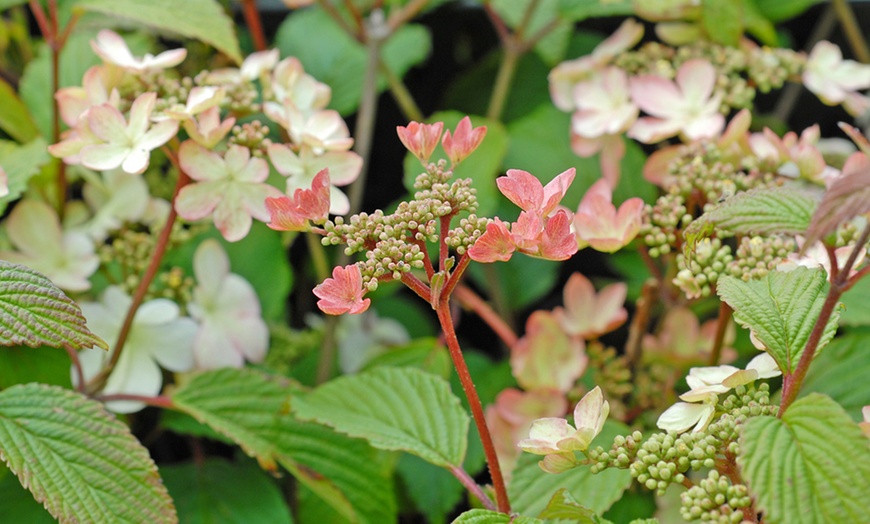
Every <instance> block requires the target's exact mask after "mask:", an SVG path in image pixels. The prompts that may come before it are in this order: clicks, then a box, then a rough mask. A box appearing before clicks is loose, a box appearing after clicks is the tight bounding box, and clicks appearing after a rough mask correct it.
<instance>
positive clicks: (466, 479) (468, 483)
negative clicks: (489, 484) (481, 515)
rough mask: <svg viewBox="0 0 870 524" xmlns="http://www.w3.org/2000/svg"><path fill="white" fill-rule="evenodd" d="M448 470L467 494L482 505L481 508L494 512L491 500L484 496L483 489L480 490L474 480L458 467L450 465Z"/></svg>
mask: <svg viewBox="0 0 870 524" xmlns="http://www.w3.org/2000/svg"><path fill="white" fill-rule="evenodd" d="M448 470H449V471H450V473H453V476H454V477H456V478H457V480H459V482H460V483H461V484H462V485H463V486H465V489H467V490H468V491H469V492H471V494H472V495H474V496H475V497H477V500H479V501H480V503H481V504H483V507H485V508H486V509H488V510H491V511H495V504H494V503H493V502H492V499H491V498H489V497H488V496H487V495H486V492H484V491H483V489H481V487H480V486H479V485H478V484H477V482H475V481H474V479H473V478H471V476H470V475H469V474H468V472H467V471H465V470H464V469H462V468H460V467H457V466H452V465H451V466H450V467H449V468H448Z"/></svg>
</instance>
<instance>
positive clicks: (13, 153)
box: [0, 138, 51, 213]
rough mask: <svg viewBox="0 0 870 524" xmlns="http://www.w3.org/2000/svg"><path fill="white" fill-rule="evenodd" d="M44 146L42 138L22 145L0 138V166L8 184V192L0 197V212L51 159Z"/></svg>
mask: <svg viewBox="0 0 870 524" xmlns="http://www.w3.org/2000/svg"><path fill="white" fill-rule="evenodd" d="M46 147H47V144H46V143H45V140H43V139H42V138H37V139H35V140H33V141H32V142H29V143H27V144H24V145H18V144H16V143H15V142H9V141H7V140H0V166H2V167H3V170H4V171H6V177H7V179H8V185H9V194H7V195H6V196H4V197H0V213H2V212H4V211H5V210H6V206H7V205H9V203H10V202H14V201H15V200H18V199H19V198H21V195H22V194H23V193H24V191H25V190H26V189H27V182H28V181H29V180H30V179H31V178H32V177H33V176H34V175H36V174H37V173H39V170H40V168H42V166H44V165H45V164H47V163H48V162H49V161H50V160H51V157H50V156H49V154H48V150H46Z"/></svg>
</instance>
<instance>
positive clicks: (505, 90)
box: [486, 45, 520, 120]
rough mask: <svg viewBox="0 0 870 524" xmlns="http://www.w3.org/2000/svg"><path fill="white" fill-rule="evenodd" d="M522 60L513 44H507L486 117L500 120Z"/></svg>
mask: <svg viewBox="0 0 870 524" xmlns="http://www.w3.org/2000/svg"><path fill="white" fill-rule="evenodd" d="M519 60H520V53H519V51H518V50H517V49H516V48H515V46H513V45H506V46H505V49H504V58H502V61H501V64H500V65H499V68H498V74H497V75H496V77H495V86H494V87H493V90H492V98H490V99H489V108H488V109H487V110H486V117H487V118H490V119H492V120H498V119H499V117H501V113H502V111H503V110H504V105H505V103H506V102H507V97H508V94H509V93H510V88H511V83H512V82H513V79H514V73H516V70H517V64H518V63H519Z"/></svg>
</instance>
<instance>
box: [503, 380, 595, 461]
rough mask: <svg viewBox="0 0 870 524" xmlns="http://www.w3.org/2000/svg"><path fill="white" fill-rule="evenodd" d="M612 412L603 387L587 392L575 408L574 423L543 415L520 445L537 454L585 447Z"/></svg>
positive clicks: (525, 449) (580, 449)
mask: <svg viewBox="0 0 870 524" xmlns="http://www.w3.org/2000/svg"><path fill="white" fill-rule="evenodd" d="M609 414H610V404H609V403H608V402H607V401H606V400H604V395H603V394H602V393H601V388H599V387H598V386H595V388H594V389H593V390H592V391H590V392H588V393H586V395H584V396H583V398H582V399H580V402H578V403H577V406H576V407H575V408H574V425H573V426H572V425H571V424H568V421H567V420H565V419H563V418H556V417H551V418H543V419H538V420H536V421H535V422H534V423H532V428H531V429H530V430H529V438H528V439H525V440H521V441H520V442H519V444H518V446H519V447H520V449H522V450H523V451H526V452H528V453H534V454H536V455H550V454H554V453H564V452H566V451H569V452H570V451H586V450H587V449H589V445H590V444H591V443H592V440H593V439H594V438H595V437H596V436H598V434H599V433H601V428H603V427H604V421H605V420H607V415H609Z"/></svg>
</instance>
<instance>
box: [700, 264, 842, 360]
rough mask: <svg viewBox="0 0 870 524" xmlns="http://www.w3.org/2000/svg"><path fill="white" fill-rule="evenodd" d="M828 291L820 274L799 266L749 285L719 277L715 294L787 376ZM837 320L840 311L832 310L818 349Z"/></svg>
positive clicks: (799, 356)
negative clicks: (752, 334)
mask: <svg viewBox="0 0 870 524" xmlns="http://www.w3.org/2000/svg"><path fill="white" fill-rule="evenodd" d="M829 287H830V286H829V284H828V281H827V274H826V273H825V271H824V270H823V269H821V268H816V269H809V268H805V267H798V268H796V269H794V270H793V271H788V272H783V271H772V272H770V273H768V274H767V275H766V276H765V277H764V278H761V279H758V280H750V281H749V282H744V281H742V280H740V279H738V278H734V277H731V276H723V277H720V278H719V282H718V284H717V292H718V294H719V296H720V297H721V298H722V300H724V301H725V302H726V303H727V304H728V305H729V306H731V309H733V310H734V320H735V321H737V323H738V324H740V325H741V326H743V327H745V328H747V329H751V330H752V331H754V332H755V336H756V337H757V338H758V340H760V341H761V343H762V344H764V345H765V347H767V352H768V353H770V356H772V357H773V359H774V360H776V363H777V364H778V365H779V369H781V370H782V372H783V373H784V374H789V373H791V372H792V371H794V369H795V367H796V366H797V363H798V361H799V360H800V358H801V354H803V352H804V346H806V343H807V339H808V338H809V336H810V332H812V330H813V327H814V326H815V325H816V321H817V320H818V318H819V313H820V312H821V310H822V305H823V304H824V302H825V297H826V296H827V294H828V289H829ZM839 317H840V311H839V308H835V309H834V312H833V314H832V315H831V318H830V319H829V320H828V324H827V325H826V326H825V331H824V333H823V334H822V338H821V339H820V340H819V346H818V348H817V349H821V348H823V347H824V346H825V345H826V344H827V343H828V342H830V340H831V339H832V338H833V337H834V334H835V333H836V332H837V322H838V320H839Z"/></svg>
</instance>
